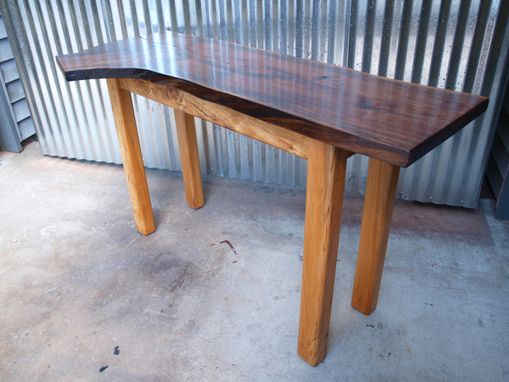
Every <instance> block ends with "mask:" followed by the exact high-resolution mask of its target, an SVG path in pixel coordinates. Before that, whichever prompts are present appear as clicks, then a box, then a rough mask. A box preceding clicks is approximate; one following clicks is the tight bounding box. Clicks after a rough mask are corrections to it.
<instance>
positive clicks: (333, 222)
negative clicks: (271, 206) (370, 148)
mask: <svg viewBox="0 0 509 382" xmlns="http://www.w3.org/2000/svg"><path fill="white" fill-rule="evenodd" d="M346 160H347V155H346V153H345V152H343V151H341V150H340V149H337V148H335V147H333V146H330V145H328V144H325V143H321V142H318V141H312V142H311V144H310V147H309V154H308V175H307V190H306V222H305V227H304V258H303V264H302V267H303V269H302V292H301V303H300V323H299V343H298V349H297V351H298V353H299V355H300V357H302V358H303V359H304V360H305V361H306V362H308V363H309V364H310V365H312V366H316V365H318V364H319V363H320V362H321V361H322V360H323V359H324V357H325V353H326V349H327V335H328V332H329V322H330V314H331V306H332V295H333V291H334V277H335V274H336V260H337V253H338V245H339V243H338V242H339V229H340V225H341V211H342V206H343V191H344V183H345V172H346Z"/></svg>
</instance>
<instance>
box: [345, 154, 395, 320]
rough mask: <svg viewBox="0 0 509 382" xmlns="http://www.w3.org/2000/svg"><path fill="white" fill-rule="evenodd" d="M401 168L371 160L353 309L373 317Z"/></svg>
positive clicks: (356, 270) (353, 295)
mask: <svg viewBox="0 0 509 382" xmlns="http://www.w3.org/2000/svg"><path fill="white" fill-rule="evenodd" d="M398 176H399V167H397V166H393V165H391V164H389V163H385V162H382V161H379V160H376V159H370V160H369V167H368V180H367V183H366V195H365V197H364V211H363V213H362V223H361V233H360V239H359V251H358V255H357V265H356V269H355V280H354V286H353V294H352V306H353V307H354V308H355V309H357V310H358V311H360V312H362V313H364V314H366V315H369V314H371V313H372V312H373V311H374V310H375V309H376V305H377V302H378V292H379V290H380V283H381V281H382V272H383V267H384V260H385V252H386V249H387V241H388V239H389V230H390V226H391V219H392V210H393V207H394V199H395V197H396V189H397V186H398Z"/></svg>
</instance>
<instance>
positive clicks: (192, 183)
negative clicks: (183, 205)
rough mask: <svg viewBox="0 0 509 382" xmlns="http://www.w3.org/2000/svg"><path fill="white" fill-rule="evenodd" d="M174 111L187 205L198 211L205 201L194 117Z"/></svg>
mask: <svg viewBox="0 0 509 382" xmlns="http://www.w3.org/2000/svg"><path fill="white" fill-rule="evenodd" d="M174 111H175V123H176V128H177V139H178V142H179V150H180V162H181V163H182V178H183V179H184V189H185V193H186V199H187V204H188V205H189V207H191V208H194V209H197V208H200V207H202V206H203V205H204V204H205V201H204V198H203V188H202V183H201V174H200V159H199V157H198V146H197V143H196V129H195V127H194V117H193V116H192V115H190V114H186V113H184V112H183V111H181V110H178V109H175V110H174Z"/></svg>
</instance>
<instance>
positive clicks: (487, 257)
mask: <svg viewBox="0 0 509 382" xmlns="http://www.w3.org/2000/svg"><path fill="white" fill-rule="evenodd" d="M148 177H149V183H150V190H151V195H152V203H153V206H154V210H155V214H156V218H157V224H158V230H157V232H156V233H154V234H152V235H151V236H149V237H143V236H141V235H139V234H137V233H136V231H135V229H134V225H133V222H132V219H131V210H130V204H129V201H128V197H127V191H126V187H125V184H124V176H123V173H122V169H121V168H120V167H119V166H112V165H99V164H93V163H83V162H78V161H70V160H62V159H55V158H49V157H43V156H42V155H41V154H40V153H39V150H38V147H37V144H36V143H32V144H30V145H29V146H28V147H27V148H26V150H25V151H24V152H23V153H21V154H7V153H0V185H1V188H0V307H1V310H0V380H1V381H101V380H104V381H188V380H189V381H202V380H206V381H428V380H433V381H504V380H505V381H508V380H509V330H508V327H507V324H508V319H509V224H508V223H503V222H500V221H497V220H495V219H494V218H493V212H492V208H493V206H492V201H489V200H482V201H481V203H480V208H479V210H477V211H468V210H464V209H458V208H446V207H434V206H429V205H419V204H416V203H408V202H398V203H397V206H396V210H395V216H394V224H393V227H394V228H393V231H392V235H391V239H390V242H389V248H388V254H387V261H386V266H385V273H384V280H383V285H382V291H381V296H380V297H381V300H380V304H379V306H378V309H377V311H376V312H375V313H374V314H372V315H371V316H369V317H366V316H363V315H362V314H360V313H358V312H356V311H355V310H353V309H352V308H351V307H350V295H351V290H352V279H353V275H354V266H355V256H356V248H357V241H358V231H359V217H360V214H361V206H362V203H361V200H359V199H356V198H348V199H347V200H346V206H345V212H344V220H343V221H344V224H343V227H342V232H341V241H340V260H339V264H338V269H337V277H336V279H337V281H336V290H335V291H336V293H335V298H334V304H333V315H332V322H331V330H330V335H329V351H328V355H327V358H326V360H325V362H324V363H322V364H321V365H320V366H318V367H316V368H312V367H310V366H308V365H307V364H305V363H304V362H303V361H301V360H300V359H299V358H298V357H297V355H296V340H297V328H298V317H299V298H300V295H299V293H300V277H301V264H302V262H301V261H302V258H301V254H302V244H303V238H302V236H303V217H304V196H305V195H304V193H302V192H292V191H286V190H282V189H277V188H270V187H265V186H261V185H253V184H247V185H246V184H241V183H236V182H232V181H228V180H225V179H211V180H210V179H209V180H208V181H207V182H206V183H205V192H206V198H207V204H206V206H205V207H203V208H202V209H200V210H198V211H193V210H191V209H189V208H187V207H186V204H185V200H184V196H183V192H182V182H181V179H180V178H179V177H178V176H177V175H176V174H170V173H168V172H163V171H149V174H148ZM223 240H228V241H229V242H231V244H232V245H233V246H234V247H235V249H236V252H237V253H236V254H235V253H234V252H233V251H232V250H231V249H230V248H229V246H228V245H226V244H225V243H221V241H223ZM115 353H118V354H115ZM104 367H107V368H106V369H102V368H104ZM100 370H102V372H101V371H100Z"/></svg>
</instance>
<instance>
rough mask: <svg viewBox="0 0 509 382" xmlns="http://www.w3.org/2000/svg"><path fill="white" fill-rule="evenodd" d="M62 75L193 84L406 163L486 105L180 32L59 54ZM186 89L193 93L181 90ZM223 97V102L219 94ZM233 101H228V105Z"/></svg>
mask: <svg viewBox="0 0 509 382" xmlns="http://www.w3.org/2000/svg"><path fill="white" fill-rule="evenodd" d="M57 60H58V63H59V65H60V67H61V69H62V70H63V72H64V74H65V76H66V79H68V80H80V79H91V78H103V77H130V78H150V77H151V76H153V75H154V74H162V75H164V76H166V77H167V78H173V79H180V80H184V81H185V82H187V84H186V86H187V87H188V89H189V88H192V87H193V86H196V90H195V91H194V94H195V95H197V92H200V91H203V90H204V89H206V91H205V92H204V95H203V96H202V98H203V99H207V97H211V98H214V99H215V100H218V99H219V100H220V102H219V103H221V104H222V105H224V106H229V107H230V108H232V109H235V107H236V106H238V104H239V103H240V105H241V107H242V108H244V109H248V110H249V111H250V113H249V114H248V115H250V116H256V117H257V118H258V117H259V118H262V119H264V120H265V121H267V120H270V122H271V123H273V124H276V125H278V126H280V127H284V128H287V129H290V130H292V131H294V132H298V133H299V134H303V135H305V136H308V137H311V138H314V139H317V140H320V141H323V142H327V143H330V144H332V145H334V146H337V147H340V148H343V149H347V150H350V151H354V152H357V153H361V154H365V155H368V156H370V157H373V158H377V159H381V160H385V161H387V162H390V163H393V164H396V165H398V166H403V167H406V166H408V165H410V164H411V163H413V162H414V161H415V160H417V159H419V158H420V157H421V156H423V155H424V154H426V153H427V152H429V151H430V150H432V149H433V148H434V147H436V146H437V145H439V144H440V143H441V142H443V141H444V140H446V139H447V138H448V137H450V136H451V135H453V134H454V133H455V132H456V131H458V130H459V129H460V128H461V127H463V126H464V125H465V124H467V123H468V122H469V121H471V120H472V119H474V118H475V117H477V116H478V115H480V114H481V113H482V112H483V111H484V110H485V109H486V107H487V103H488V101H487V98H485V97H480V96H475V95H470V94H465V93H460V92H453V91H449V90H443V89H436V88H432V87H427V86H422V85H416V84H411V83H406V82H402V81H395V80H390V79H386V78H381V77H377V76H373V75H369V74H365V73H361V72H357V71H354V70H351V69H346V68H341V67H338V66H334V65H328V64H323V63H318V62H312V61H309V60H302V59H298V58H294V57H290V56H285V55H281V54H276V53H272V52H267V51H263V50H259V49H253V48H248V47H244V46H240V45H237V44H233V43H230V42H226V41H220V40H213V39H207V38H200V37H193V36H187V35H183V34H178V33H171V32H168V33H163V34H155V35H153V36H152V37H150V39H144V38H139V37H138V38H131V39H127V40H121V41H115V42H112V43H108V44H104V45H100V46H97V47H94V48H91V49H89V50H87V51H83V52H81V53H76V54H71V55H66V56H60V57H57ZM188 92H189V93H193V91H188ZM225 95H227V96H225ZM230 103H231V104H230Z"/></svg>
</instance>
